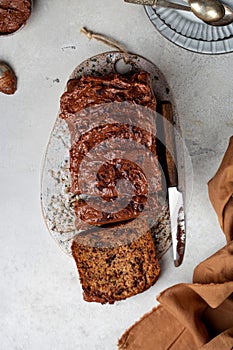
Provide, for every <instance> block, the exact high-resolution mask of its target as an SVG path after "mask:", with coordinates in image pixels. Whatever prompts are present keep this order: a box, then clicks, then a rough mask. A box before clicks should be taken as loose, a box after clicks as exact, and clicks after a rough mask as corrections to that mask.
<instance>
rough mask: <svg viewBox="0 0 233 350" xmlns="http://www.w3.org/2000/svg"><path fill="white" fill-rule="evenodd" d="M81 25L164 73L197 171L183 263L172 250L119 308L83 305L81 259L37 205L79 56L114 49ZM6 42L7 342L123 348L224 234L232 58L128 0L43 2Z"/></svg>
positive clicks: (90, 349) (78, 349)
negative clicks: (10, 83) (219, 194)
mask: <svg viewBox="0 0 233 350" xmlns="http://www.w3.org/2000/svg"><path fill="white" fill-rule="evenodd" d="M83 25H86V26H87V27H89V28H90V29H93V30H95V31H99V32H102V33H105V34H109V35H110V36H112V37H114V38H116V39H118V40H119V41H120V42H122V43H123V44H125V45H126V46H127V48H128V50H129V51H132V52H136V53H139V54H143V55H144V56H145V57H147V58H148V59H150V60H152V61H153V62H154V63H155V64H157V65H158V66H159V68H160V69H161V70H162V71H163V73H164V74H165V75H166V78H167V80H168V81H169V84H170V86H171V88H172V90H173V92H174V95H175V99H176V103H177V109H178V113H179V116H180V121H181V124H182V128H183V134H184V137H185V139H186V144H187V147H188V150H189V152H190V154H191V156H192V162H193V168H194V186H193V194H192V199H191V202H190V206H189V211H188V238H187V250H186V257H185V261H184V263H183V265H182V266H181V267H180V268H178V269H175V268H174V267H173V263H172V256H171V251H169V252H168V253H167V255H166V257H165V258H164V260H163V265H162V268H163V273H162V275H161V277H160V279H159V281H158V282H157V283H156V285H155V286H154V287H152V288H151V289H150V290H148V291H147V292H145V293H143V294H141V295H138V296H136V297H133V298H131V299H128V300H126V301H123V302H121V303H116V304H115V305H113V306H101V305H96V304H87V303H85V302H84V301H82V296H81V287H80V284H79V282H78V278H77V272H76V267H75V264H74V262H73V261H72V259H69V258H68V257H67V256H65V255H64V254H63V253H62V251H60V250H59V248H58V247H57V246H56V244H55V243H54V241H53V240H52V238H51V237H50V236H49V234H48V232H47V230H46V227H45V225H44V222H43V219H42V215H41V209H40V201H39V192H40V186H39V181H40V169H41V163H42V158H43V154H44V151H45V147H46V143H47V141H48V137H49V133H50V130H51V128H52V126H53V123H54V121H55V117H56V114H57V110H58V105H59V96H60V95H61V93H62V91H63V89H64V87H65V83H66V80H67V77H68V76H69V74H70V73H71V71H72V70H73V69H74V67H75V66H76V65H77V64H79V63H80V62H81V61H82V60H84V59H86V58H87V57H90V56H92V55H95V54H98V53H100V52H104V51H108V48H107V47H105V46H103V45H102V44H100V43H98V42H94V41H93V42H90V41H88V40H87V39H86V38H85V37H84V36H82V35H81V34H80V33H79V29H80V27H81V26H83ZM0 47H1V52H0V59H2V60H5V61H8V62H9V63H10V64H11V65H12V66H13V67H14V69H15V71H16V74H17V76H18V78H19V81H18V92H17V93H16V94H15V96H5V95H1V96H0V111H1V128H0V151H1V158H0V179H1V187H0V193H1V196H0V203H1V212H0V215H1V220H0V227H1V230H0V234H1V250H0V258H1V264H0V271H1V282H0V283H1V288H0V297H1V303H0V344H1V345H0V348H1V349H3V350H8V349H11V350H13V349H14V350H16V349H17V350H22V349H23V350H27V349H28V350H29V349H30V350H37V349H41V348H43V349H44V350H50V349H56V350H83V349H85V350H94V349H98V350H100V349H101V350H110V349H111V350H114V349H116V348H117V346H116V344H117V339H118V337H119V336H120V335H121V334H122V332H123V331H124V330H125V329H126V328H127V327H129V326H130V325H131V324H132V323H133V322H135V321H136V320H137V319H138V318H139V317H140V316H142V315H143V314H144V313H145V312H148V311H149V310H150V309H151V308H152V307H154V306H155V305H156V301H155V296H156V295H158V294H159V293H160V292H161V291H162V290H163V289H164V288H166V287H168V286H171V285H172V284H174V283H179V282H190V281H191V278H192V271H193V268H194V267H195V265H196V264H198V263H199V262H200V261H201V260H202V259H204V258H205V257H207V256H209V255H210V254H212V253H213V252H214V251H216V250H217V249H219V248H220V247H221V246H222V245H223V244H224V242H225V241H224V236H223V235H222V233H221V230H220V228H219V226H218V223H217V219H216V216H215V214H214V212H213V210H212V207H211V205H210V203H209V200H208V194H207V185H206V183H207V181H208V180H209V179H210V178H211V177H212V176H213V175H214V173H215V171H216V169H217V167H218V165H219V162H220V160H221V158H222V156H223V153H224V150H225V149H226V147H227V143H228V138H229V136H230V135H232V134H233V118H232V109H233V80H232V76H233V54H227V55H220V56H215V57H213V56H205V55H200V54H193V53H191V52H187V51H185V50H183V49H181V48H179V47H177V46H175V45H174V44H172V43H170V42H168V41H167V40H165V39H164V38H163V37H162V36H161V35H160V34H159V33H158V32H157V31H156V30H155V29H154V27H153V26H152V24H151V23H150V22H149V20H148V19H147V16H146V14H145V12H144V10H143V8H141V7H138V6H133V5H129V4H124V3H123V1H122V0H96V1H93V0H85V1H81V0H79V1H78V0H50V1H46V0H40V1H39V0H36V1H35V6H34V11H33V14H32V16H31V19H30V22H29V23H28V25H27V26H26V27H25V28H24V29H23V30H21V31H20V32H18V33H17V34H15V35H13V36H10V37H5V38H4V37H1V38H0Z"/></svg>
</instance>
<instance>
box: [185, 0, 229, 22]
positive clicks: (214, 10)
mask: <svg viewBox="0 0 233 350" xmlns="http://www.w3.org/2000/svg"><path fill="white" fill-rule="evenodd" d="M188 3H189V5H190V7H191V10H192V12H193V13H194V14H195V16H197V17H198V18H200V19H201V20H202V21H204V22H207V23H213V22H218V21H219V20H221V19H222V18H223V17H224V14H225V9H224V6H223V4H222V3H220V2H219V1H218V0H188Z"/></svg>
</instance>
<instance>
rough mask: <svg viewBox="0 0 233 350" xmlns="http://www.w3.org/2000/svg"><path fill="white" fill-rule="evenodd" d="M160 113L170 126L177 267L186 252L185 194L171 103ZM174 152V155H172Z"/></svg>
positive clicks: (168, 138) (167, 137)
mask: <svg viewBox="0 0 233 350" xmlns="http://www.w3.org/2000/svg"><path fill="white" fill-rule="evenodd" d="M160 109H161V110H160V112H161V115H162V117H163V118H166V120H168V122H169V125H166V123H165V122H164V123H163V124H164V142H165V145H166V166H167V184H168V185H167V186H168V201H169V212H170V222H171V234H172V247H173V258H174V264H175V266H176V267H178V266H180V265H181V264H182V261H183V258H184V252H185V241H186V224H185V212H184V198H183V193H182V192H181V191H180V190H179V188H178V173H177V166H176V163H177V162H176V140H175V131H174V127H172V126H173V125H174V122H175V121H174V115H173V111H172V105H171V103H170V102H161V107H160ZM171 151H172V154H171Z"/></svg>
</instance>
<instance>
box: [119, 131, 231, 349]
mask: <svg viewBox="0 0 233 350" xmlns="http://www.w3.org/2000/svg"><path fill="white" fill-rule="evenodd" d="M208 187H209V196H210V200H211V202H212V204H213V207H214V209H215V211H216V213H217V215H218V219H219V222H220V225H221V227H222V229H223V231H224V233H225V235H226V239H227V242H228V244H227V245H226V246H225V247H223V248H222V249H220V250H219V251H218V252H216V253H215V254H214V255H212V256H211V257H209V258H208V259H206V260H205V261H203V262H202V263H201V264H199V265H198V266H197V267H196V268H195V270H194V274H193V283H192V284H184V283H182V284H177V285H175V286H173V287H171V288H168V289H166V290H165V291H164V292H162V293H161V294H160V296H159V297H158V298H157V300H158V301H159V303H160V304H159V306H158V307H157V308H154V309H153V310H152V311H151V312H150V313H148V314H147V315H145V316H144V317H143V318H142V319H141V320H140V321H138V322H137V323H136V324H134V325H133V326H132V327H131V328H130V329H129V330H127V331H126V332H125V334H124V335H123V336H122V337H121V339H120V340H119V344H118V346H119V350H123V349H127V350H197V349H201V350H233V137H231V139H230V143H229V147H228V149H227V151H226V154H225V156H224V158H223V161H222V163H221V165H220V167H219V169H218V171H217V173H216V175H215V176H214V177H213V179H211V180H210V182H209V184H208Z"/></svg>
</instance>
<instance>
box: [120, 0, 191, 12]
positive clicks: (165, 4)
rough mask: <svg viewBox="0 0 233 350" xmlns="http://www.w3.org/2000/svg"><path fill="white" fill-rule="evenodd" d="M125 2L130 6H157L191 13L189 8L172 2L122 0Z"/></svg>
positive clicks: (162, 0) (160, 0)
mask: <svg viewBox="0 0 233 350" xmlns="http://www.w3.org/2000/svg"><path fill="white" fill-rule="evenodd" d="M124 1H125V2H129V3H131V4H137V5H144V6H155V7H157V6H159V7H166V8H172V9H175V10H183V11H191V8H190V6H186V5H181V4H177V3H174V2H170V1H167V0H124Z"/></svg>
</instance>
